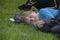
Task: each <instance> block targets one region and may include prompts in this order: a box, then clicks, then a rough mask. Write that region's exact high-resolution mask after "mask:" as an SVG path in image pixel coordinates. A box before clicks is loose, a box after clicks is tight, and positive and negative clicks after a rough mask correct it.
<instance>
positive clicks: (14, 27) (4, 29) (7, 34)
mask: <svg viewBox="0 0 60 40" xmlns="http://www.w3.org/2000/svg"><path fill="white" fill-rule="evenodd" d="M25 2H26V0H0V40H59V38H57V37H56V36H55V35H53V34H50V33H43V32H40V31H37V30H36V29H35V28H33V27H31V26H29V25H23V24H14V23H12V22H10V21H9V18H10V17H13V16H14V15H15V14H16V13H17V12H22V11H23V10H19V9H18V6H19V5H21V4H24V3H25Z"/></svg>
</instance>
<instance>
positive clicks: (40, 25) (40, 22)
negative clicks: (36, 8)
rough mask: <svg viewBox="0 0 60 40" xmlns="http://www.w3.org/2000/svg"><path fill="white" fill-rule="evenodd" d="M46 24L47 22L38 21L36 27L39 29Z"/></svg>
mask: <svg viewBox="0 0 60 40" xmlns="http://www.w3.org/2000/svg"><path fill="white" fill-rule="evenodd" d="M44 24H45V22H42V21H38V22H36V25H37V26H38V28H41V27H43V26H44Z"/></svg>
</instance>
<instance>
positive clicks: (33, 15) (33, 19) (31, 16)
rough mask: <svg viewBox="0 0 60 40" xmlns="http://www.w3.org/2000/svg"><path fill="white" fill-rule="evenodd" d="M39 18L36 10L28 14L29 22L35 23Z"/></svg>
mask: <svg viewBox="0 0 60 40" xmlns="http://www.w3.org/2000/svg"><path fill="white" fill-rule="evenodd" d="M37 20H39V17H38V15H37V14H36V13H35V12H33V13H31V14H29V15H28V16H26V22H27V23H34V22H36V21H37Z"/></svg>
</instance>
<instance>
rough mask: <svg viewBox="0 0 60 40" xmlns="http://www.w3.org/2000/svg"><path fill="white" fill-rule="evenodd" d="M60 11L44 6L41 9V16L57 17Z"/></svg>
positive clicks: (43, 17)
mask: <svg viewBox="0 0 60 40" xmlns="http://www.w3.org/2000/svg"><path fill="white" fill-rule="evenodd" d="M58 12H59V10H56V9H52V8H42V9H40V10H39V16H40V17H41V18H42V19H51V18H55V17H56V15H57V14H58Z"/></svg>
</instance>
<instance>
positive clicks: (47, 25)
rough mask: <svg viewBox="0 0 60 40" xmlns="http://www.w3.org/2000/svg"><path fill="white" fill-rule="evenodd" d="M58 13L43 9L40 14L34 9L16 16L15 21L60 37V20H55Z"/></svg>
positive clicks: (53, 10)
mask: <svg viewBox="0 0 60 40" xmlns="http://www.w3.org/2000/svg"><path fill="white" fill-rule="evenodd" d="M58 12H59V10H55V9H51V8H43V9H40V10H39V13H38V11H37V9H36V8H35V7H32V8H31V10H29V11H26V12H24V13H23V15H22V16H20V15H19V16H16V17H15V18H14V19H13V20H14V22H17V23H21V22H24V23H27V24H32V25H34V26H36V27H37V28H38V29H39V30H40V31H43V32H52V33H55V34H58V35H60V22H59V23H58V22H57V21H58V20H60V19H55V17H56V16H57V15H58ZM57 18H58V17H57ZM10 20H11V19H10ZM11 21H12V20H11Z"/></svg>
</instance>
